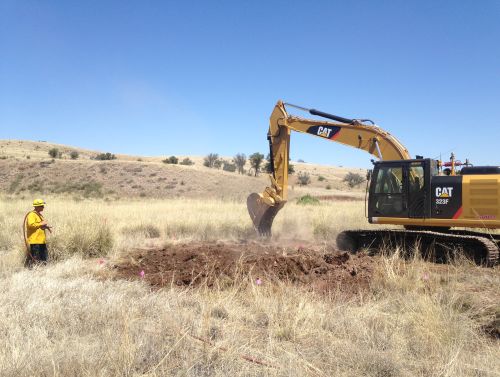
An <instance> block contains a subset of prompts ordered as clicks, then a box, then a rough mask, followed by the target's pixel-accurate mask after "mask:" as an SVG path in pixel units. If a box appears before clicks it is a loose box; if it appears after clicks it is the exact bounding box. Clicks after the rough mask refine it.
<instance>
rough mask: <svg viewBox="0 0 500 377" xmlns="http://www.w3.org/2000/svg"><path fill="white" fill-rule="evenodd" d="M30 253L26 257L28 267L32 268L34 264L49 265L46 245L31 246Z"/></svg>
mask: <svg viewBox="0 0 500 377" xmlns="http://www.w3.org/2000/svg"><path fill="white" fill-rule="evenodd" d="M30 253H31V255H28V256H27V257H26V266H27V267H31V266H32V265H33V264H46V263H47V258H48V255H47V245H45V244H32V245H30Z"/></svg>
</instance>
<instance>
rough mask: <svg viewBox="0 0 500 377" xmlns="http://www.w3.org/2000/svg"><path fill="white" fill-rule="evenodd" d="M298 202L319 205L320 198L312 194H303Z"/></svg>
mask: <svg viewBox="0 0 500 377" xmlns="http://www.w3.org/2000/svg"><path fill="white" fill-rule="evenodd" d="M297 204H301V205H309V204H312V205H317V204H319V199H318V198H315V197H314V196H311V195H309V194H307V195H304V196H301V197H300V198H299V199H297Z"/></svg>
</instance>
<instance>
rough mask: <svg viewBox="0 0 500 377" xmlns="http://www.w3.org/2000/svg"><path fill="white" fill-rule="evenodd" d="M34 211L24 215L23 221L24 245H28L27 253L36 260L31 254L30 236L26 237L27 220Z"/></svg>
mask: <svg viewBox="0 0 500 377" xmlns="http://www.w3.org/2000/svg"><path fill="white" fill-rule="evenodd" d="M31 212H33V211H29V212H28V213H26V215H25V216H24V221H23V237H24V246H25V247H26V253H27V254H28V255H29V257H30V259H31V260H32V261H33V262H34V261H35V258H34V257H33V255H32V254H31V250H30V245H29V244H28V238H27V237H26V233H27V229H26V221H27V219H28V215H29V214H30V213H31Z"/></svg>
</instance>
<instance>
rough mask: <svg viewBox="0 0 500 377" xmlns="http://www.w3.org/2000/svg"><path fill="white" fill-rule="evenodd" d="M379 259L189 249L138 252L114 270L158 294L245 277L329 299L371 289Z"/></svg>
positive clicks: (214, 246)
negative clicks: (291, 286) (283, 283)
mask: <svg viewBox="0 0 500 377" xmlns="http://www.w3.org/2000/svg"><path fill="white" fill-rule="evenodd" d="M376 259H377V258H376V257H372V256H368V255H366V254H362V253H358V254H349V253H345V252H339V251H336V250H335V249H331V248H325V247H315V246H301V245H298V246H287V247H283V246H282V245H280V246H277V245H266V244H259V243H238V244H228V243H221V242H217V243H185V244H170V245H167V246H165V247H163V248H160V249H147V250H145V249H143V250H135V251H134V252H132V253H128V254H127V257H126V258H124V259H123V260H120V261H117V262H116V263H114V264H113V268H114V270H115V272H116V276H117V277H118V278H124V279H143V280H145V281H146V282H147V283H149V284H150V285H151V286H153V287H155V288H161V287H164V286H170V285H177V286H199V285H201V284H205V285H206V286H208V287H213V286H219V287H220V286H227V285H228V284H232V283H233V282H234V280H235V279H238V278H242V277H243V278H250V279H251V281H252V282H253V283H255V284H259V283H260V282H262V283H261V284H263V285H264V284H269V283H271V282H277V281H286V282H290V283H294V284H300V285H304V286H306V287H307V288H310V289H312V290H315V291H319V292H324V293H327V292H332V291H335V292H339V291H340V292H344V293H348V294H352V293H357V292H359V291H360V290H364V289H366V288H367V287H368V285H369V283H370V280H371V278H372V275H373V272H374V267H375V264H376ZM142 271H143V272H142ZM259 280H260V281H259Z"/></svg>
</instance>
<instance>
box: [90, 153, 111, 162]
mask: <svg viewBox="0 0 500 377" xmlns="http://www.w3.org/2000/svg"><path fill="white" fill-rule="evenodd" d="M94 160H101V161H105V160H116V156H115V155H114V154H112V153H109V152H106V153H99V154H97V155H95V156H94Z"/></svg>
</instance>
